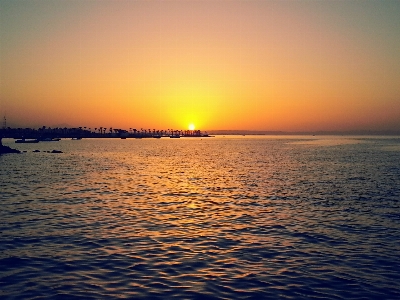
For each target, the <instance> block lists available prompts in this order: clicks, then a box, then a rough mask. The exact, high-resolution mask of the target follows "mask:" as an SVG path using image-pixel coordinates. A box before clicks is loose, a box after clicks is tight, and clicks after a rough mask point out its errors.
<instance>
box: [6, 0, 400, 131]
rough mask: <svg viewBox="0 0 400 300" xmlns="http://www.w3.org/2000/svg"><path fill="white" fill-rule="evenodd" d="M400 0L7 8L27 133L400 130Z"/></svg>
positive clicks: (16, 112) (17, 97) (10, 111)
mask: <svg viewBox="0 0 400 300" xmlns="http://www.w3.org/2000/svg"><path fill="white" fill-rule="evenodd" d="M399 15H400V1H397V0H387V1H358V0H355V1H306V0H299V1H257V0H255V1H237V0H232V1H207V0H205V1H190V0H188V1H142V0H139V1H124V0H122V1H55V0H43V1H37V0H33V1H1V2H0V41H1V42H0V116H1V117H3V115H6V116H7V122H9V123H12V124H16V125H18V126H21V127H25V126H26V127H35V126H42V125H46V126H58V125H59V124H69V125H70V126H88V127H93V128H94V127H99V126H104V127H110V126H114V127H118V128H136V127H138V128H141V127H143V128H159V129H162V128H181V129H187V128H188V126H189V125H192V126H195V128H198V129H202V130H208V129H219V130H229V129H241V130H259V131H290V132H294V131H354V130H366V131H368V130H372V131H396V132H399V131H400V84H399V78H400V56H399V53H400V18H399V17H398V16H399Z"/></svg>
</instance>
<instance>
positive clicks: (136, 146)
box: [0, 137, 400, 299]
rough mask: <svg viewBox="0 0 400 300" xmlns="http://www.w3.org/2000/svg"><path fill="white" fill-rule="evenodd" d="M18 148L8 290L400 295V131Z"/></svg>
mask: <svg viewBox="0 0 400 300" xmlns="http://www.w3.org/2000/svg"><path fill="white" fill-rule="evenodd" d="M3 143H4V144H5V145H12V146H13V147H15V148H18V149H20V150H26V151H27V152H26V153H23V154H20V155H16V154H13V155H11V154H8V155H3V156H0V166H1V167H0V298H1V299H79V298H81V299H102V298H131V299H133V298H134V299H139V298H145V299H147V298H153V299H168V298H176V299H207V298H208V299H310V298H312V299H396V298H397V299H398V298H400V138H396V137H392V138H383V137H375V138H373V137H368V138H365V137H364V138H362V137H358V138H357V137H352V138H343V137H259V138H255V137H216V138H208V139H207V138H203V139H190V138H189V139H188V138H187V139H166V138H165V139H161V140H160V139H142V140H134V139H133V140H129V139H128V140H120V139H105V140H101V139H94V140H82V141H71V140H62V141H60V142H48V143H45V142H42V143H39V144H13V141H12V140H3ZM35 149H38V150H41V152H39V153H33V152H32V150H35ZM52 149H57V150H62V151H63V152H64V153H62V154H51V153H46V152H43V150H52Z"/></svg>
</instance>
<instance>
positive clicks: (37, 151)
mask: <svg viewBox="0 0 400 300" xmlns="http://www.w3.org/2000/svg"><path fill="white" fill-rule="evenodd" d="M32 152H40V150H33V151H32Z"/></svg>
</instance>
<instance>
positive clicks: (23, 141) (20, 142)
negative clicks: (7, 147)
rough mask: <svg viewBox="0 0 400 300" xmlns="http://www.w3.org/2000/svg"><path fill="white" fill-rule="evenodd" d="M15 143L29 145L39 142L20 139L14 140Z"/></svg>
mask: <svg viewBox="0 0 400 300" xmlns="http://www.w3.org/2000/svg"><path fill="white" fill-rule="evenodd" d="M15 142H16V143H17V144H31V143H39V140H38V139H34V140H26V139H21V140H16V141H15Z"/></svg>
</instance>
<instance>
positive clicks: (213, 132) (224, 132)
mask: <svg viewBox="0 0 400 300" xmlns="http://www.w3.org/2000/svg"><path fill="white" fill-rule="evenodd" d="M207 132H208V133H209V134H210V135H347V136H350V135H366V136H367V135H387V136H397V135H400V130H351V131H266V130H208V131H207Z"/></svg>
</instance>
